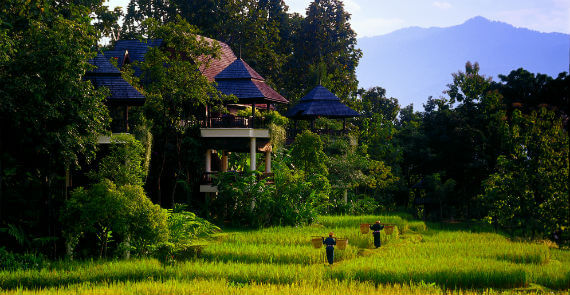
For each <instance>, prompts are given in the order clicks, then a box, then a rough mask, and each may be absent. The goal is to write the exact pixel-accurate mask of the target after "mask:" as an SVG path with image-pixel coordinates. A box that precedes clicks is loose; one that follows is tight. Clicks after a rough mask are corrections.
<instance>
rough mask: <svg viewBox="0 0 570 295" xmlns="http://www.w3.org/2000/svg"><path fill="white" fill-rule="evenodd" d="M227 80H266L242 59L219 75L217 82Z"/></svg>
mask: <svg viewBox="0 0 570 295" xmlns="http://www.w3.org/2000/svg"><path fill="white" fill-rule="evenodd" d="M226 79H256V80H261V81H264V80H265V79H263V77H261V75H259V74H258V73H257V72H256V71H255V70H254V69H252V68H251V67H250V66H249V65H248V64H247V63H246V62H244V61H243V60H242V59H241V58H240V59H236V60H235V61H234V62H232V63H231V64H230V65H229V66H227V67H226V68H225V69H224V70H223V71H221V72H220V73H219V74H218V75H216V81H219V80H226Z"/></svg>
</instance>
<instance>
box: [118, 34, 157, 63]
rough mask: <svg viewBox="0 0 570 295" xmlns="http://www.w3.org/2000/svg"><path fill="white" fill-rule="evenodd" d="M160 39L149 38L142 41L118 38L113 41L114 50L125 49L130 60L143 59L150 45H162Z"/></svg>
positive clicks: (141, 60)
mask: <svg viewBox="0 0 570 295" xmlns="http://www.w3.org/2000/svg"><path fill="white" fill-rule="evenodd" d="M162 43H163V42H162V39H156V40H149V41H148V42H142V41H139V40H119V41H117V43H115V50H127V51H129V57H130V59H131V61H140V62H143V61H144V55H145V54H146V53H147V52H148V51H149V49H150V48H152V47H160V46H161V45H162Z"/></svg>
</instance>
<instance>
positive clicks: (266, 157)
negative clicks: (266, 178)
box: [265, 149, 271, 173]
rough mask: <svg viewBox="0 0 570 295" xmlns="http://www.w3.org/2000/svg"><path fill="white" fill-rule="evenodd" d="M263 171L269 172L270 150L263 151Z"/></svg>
mask: <svg viewBox="0 0 570 295" xmlns="http://www.w3.org/2000/svg"><path fill="white" fill-rule="evenodd" d="M265 173H271V150H270V149H267V150H266V151H265Z"/></svg>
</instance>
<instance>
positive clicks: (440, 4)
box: [432, 1, 451, 9]
mask: <svg viewBox="0 0 570 295" xmlns="http://www.w3.org/2000/svg"><path fill="white" fill-rule="evenodd" d="M432 5H433V6H435V7H437V8H439V9H449V8H451V4H450V3H449V2H441V1H435V2H433V3H432Z"/></svg>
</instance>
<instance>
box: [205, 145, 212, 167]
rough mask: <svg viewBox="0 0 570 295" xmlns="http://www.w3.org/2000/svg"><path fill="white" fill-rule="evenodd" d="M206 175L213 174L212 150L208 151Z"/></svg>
mask: <svg viewBox="0 0 570 295" xmlns="http://www.w3.org/2000/svg"><path fill="white" fill-rule="evenodd" d="M205 168H206V173H208V172H212V150H211V149H207V150H206V167H205Z"/></svg>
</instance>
